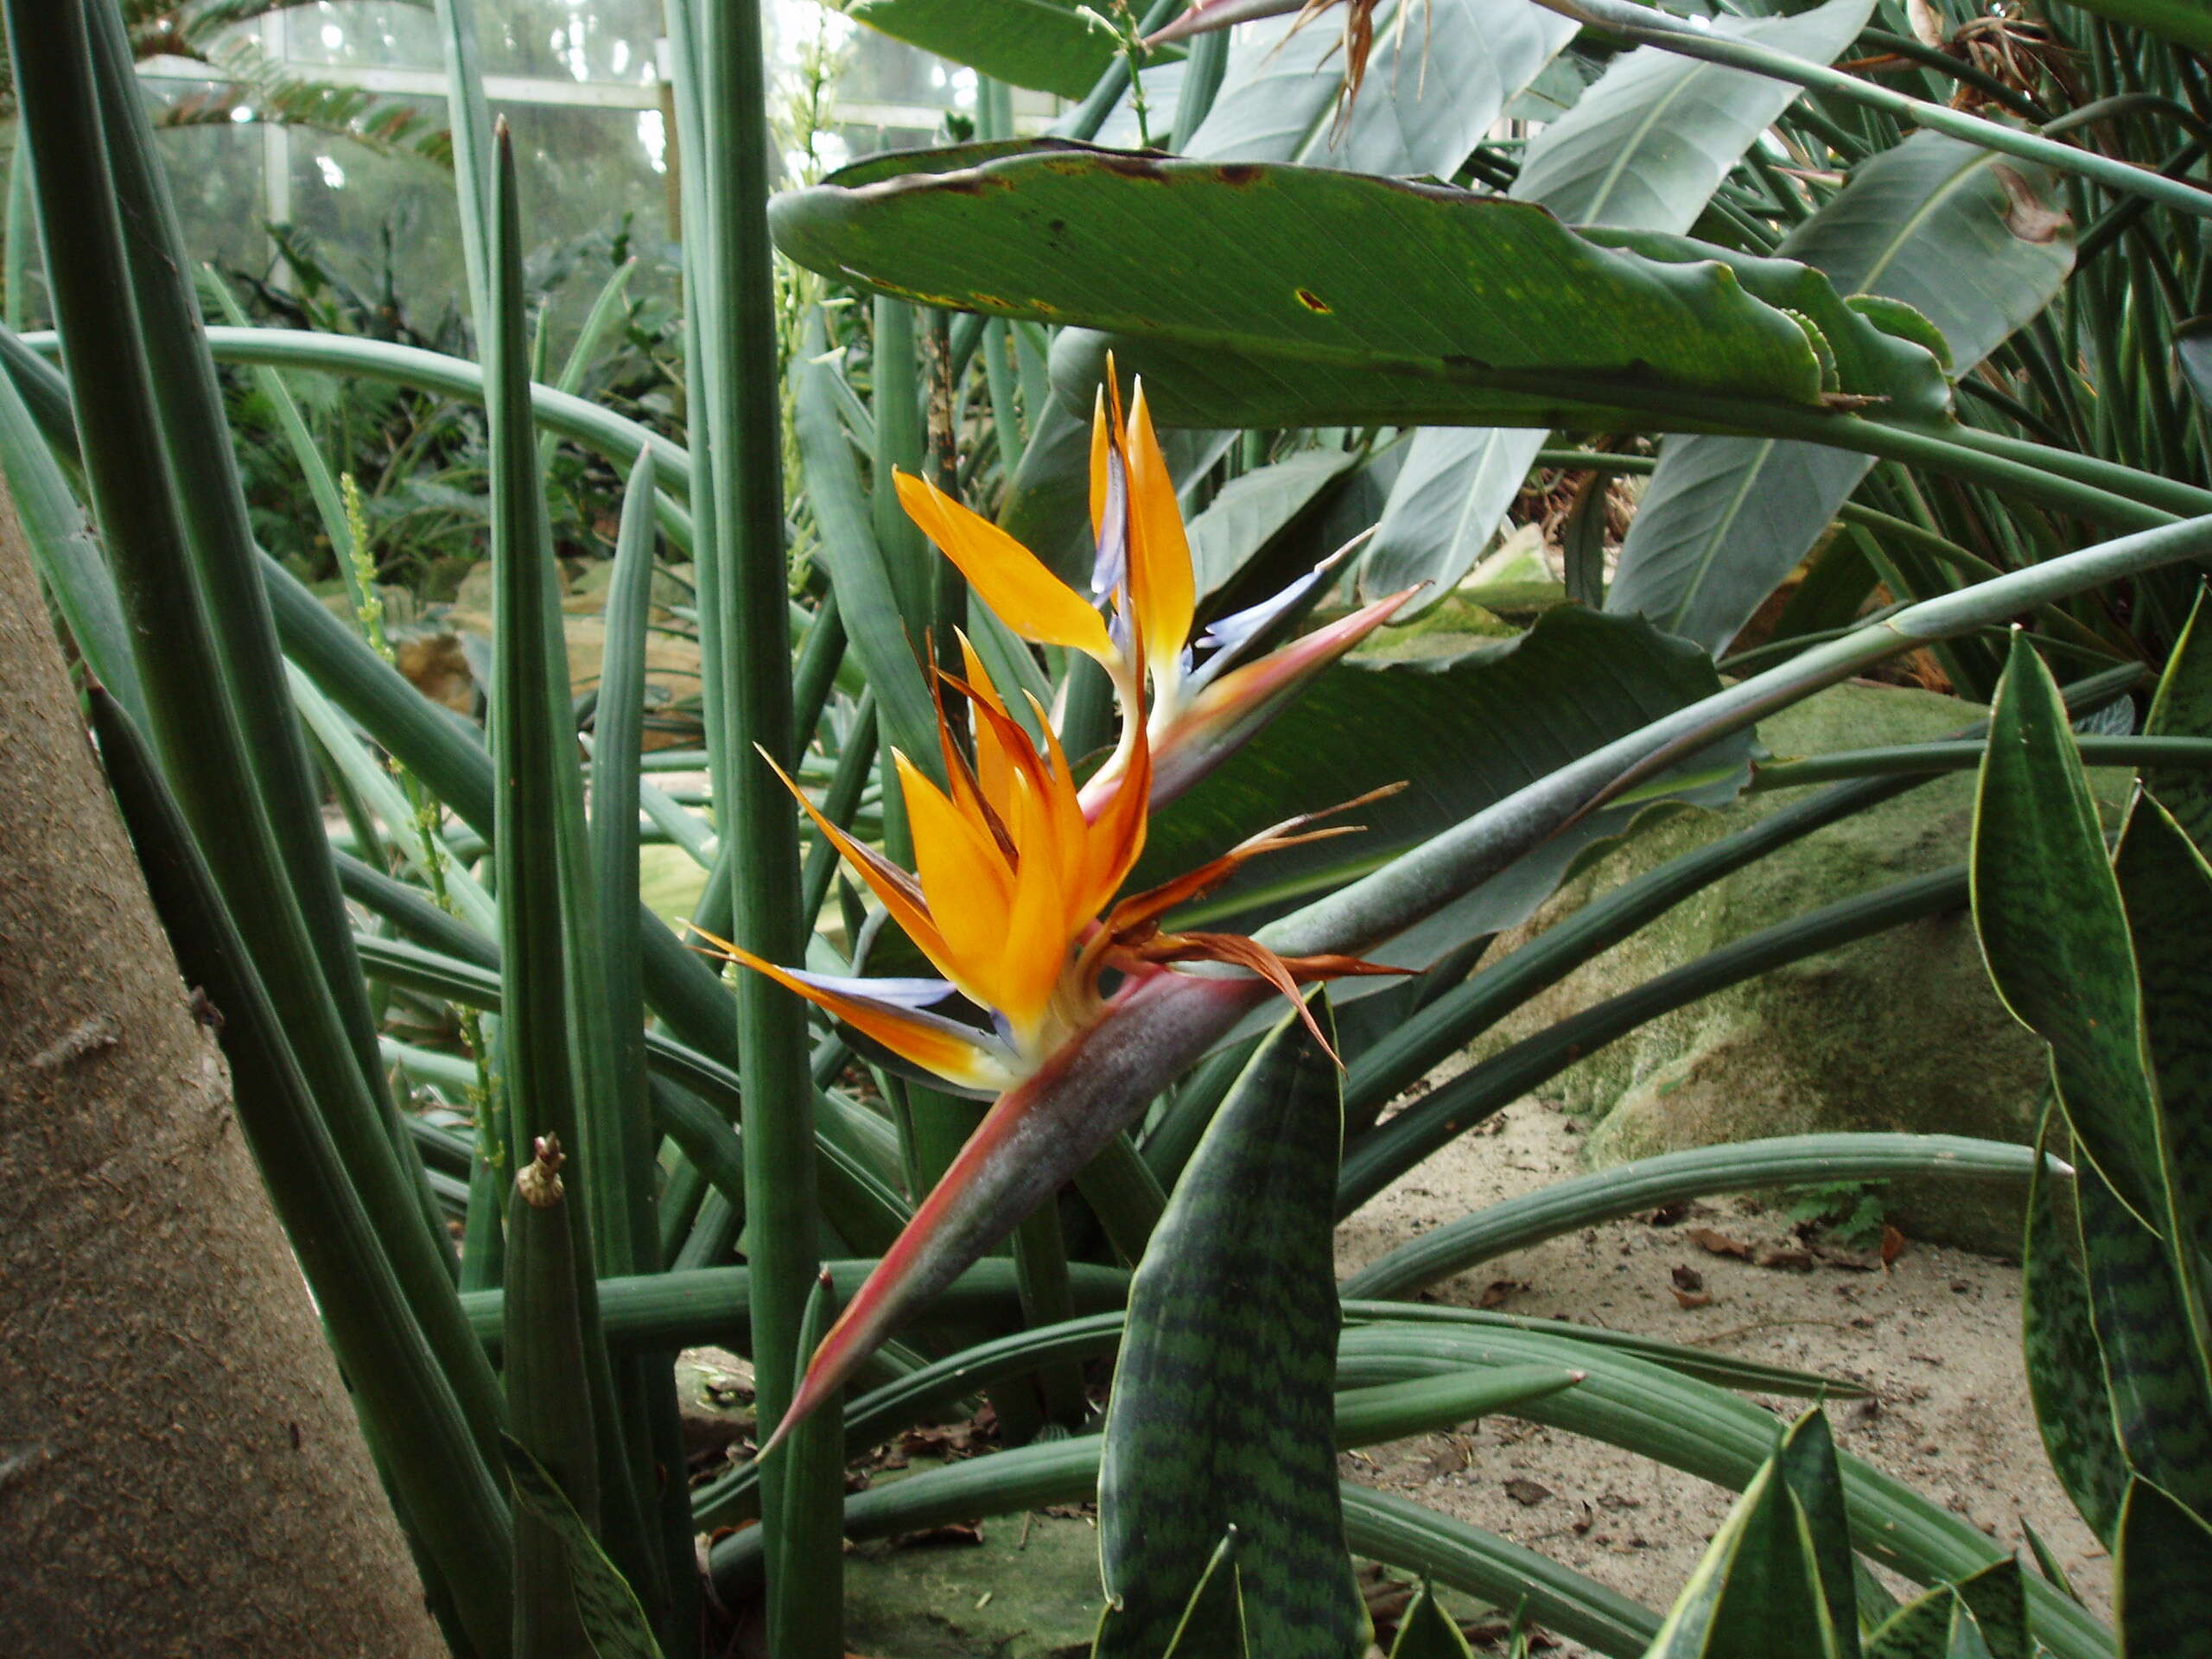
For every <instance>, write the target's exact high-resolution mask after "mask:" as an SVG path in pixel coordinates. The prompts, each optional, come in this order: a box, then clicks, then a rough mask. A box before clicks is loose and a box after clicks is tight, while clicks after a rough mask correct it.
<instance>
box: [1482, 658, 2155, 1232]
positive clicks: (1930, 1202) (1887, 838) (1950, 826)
mask: <svg viewBox="0 0 2212 1659" xmlns="http://www.w3.org/2000/svg"><path fill="white" fill-rule="evenodd" d="M1986 712H1987V711H1986V709H1982V708H1980V707H1979V706H1978V705H1975V704H1972V703H1967V702H1961V701H1959V700H1958V699H1956V698H1953V697H1946V696H1937V695H1936V694H1934V693H1932V692H1927V691H1922V690H1914V689H1911V688H1906V687H1897V686H1885V685H1875V684H1870V683H1850V684H1846V685H1840V686H1837V687H1835V688H1834V689H1833V690H1828V691H1826V692H1823V693H1821V695H1820V696H1816V697H1814V698H1811V699H1809V700H1808V701H1807V702H1802V703H1800V704H1798V705H1797V706H1796V707H1795V708H1792V709H1786V710H1784V711H1783V712H1782V713H1781V714H1779V715H1775V716H1774V717H1772V718H1771V719H1770V720H1768V721H1764V722H1763V723H1762V724H1761V726H1760V728H1759V736H1760V739H1761V741H1763V742H1764V744H1765V745H1766V747H1768V748H1769V749H1770V750H1771V751H1772V752H1773V753H1775V755H1776V756H1777V758H1780V757H1790V756H1796V755H1809V754H1819V753H1828V752H1832V751H1834V750H1840V749H1857V748H1866V747H1874V746H1876V745H1879V744H1886V743H1905V742H1914V741H1929V740H1933V739H1937V738H1942V737H1946V736H1949V735H1953V734H1955V733H1957V732H1958V731H1959V729H1960V728H1962V727H1965V726H1967V725H1968V724H1970V723H1971V722H1973V721H1975V720H1978V719H1980V718H1981V717H1982V716H1983V715H1986ZM2090 778H2091V786H2092V789H2093V791H2094V792H2095V794H2096V796H2097V798H2098V801H2099V805H2100V808H2101V810H2102V811H2103V812H2104V813H2105V815H2106V817H2107V824H2108V826H2114V825H2116V824H2117V823H2118V814H2119V810H2120V807H2121V806H2122V804H2124V801H2125V797H2126V789H2127V786H2128V777H2127V774H2126V773H2124V772H2116V771H2103V772H2092V773H2091V774H2090ZM1797 798H1801V797H1800V795H1799V792H1798V791H1777V792H1776V793H1774V794H1769V795H1755V796H1750V797H1747V798H1745V799H1744V800H1742V801H1741V802H1739V803H1738V804H1736V805H1734V806H1732V807H1730V808H1729V809H1727V810H1723V811H1717V812H1705V811H1681V812H1676V813H1674V814H1672V815H1671V816H1669V817H1664V818H1663V819H1661V820H1660V821H1658V822H1656V823H1650V824H1649V825H1648V827H1643V828H1641V829H1638V830H1637V832H1636V833H1634V834H1632V835H1630V836H1628V837H1627V838H1626V840H1625V841H1624V842H1623V843H1622V844H1621V846H1620V847H1619V848H1618V850H1616V851H1614V852H1612V853H1611V855H1609V856H1606V857H1605V858H1603V859H1601V860H1599V861H1598V862H1597V863H1595V864H1594V865H1593V866H1592V867H1591V868H1587V869H1586V870H1585V871H1583V872H1582V873H1581V874H1579V875H1577V876H1576V877H1575V878H1574V879H1573V880H1571V881H1569V882H1568V883H1567V885H1566V886H1565V887H1562V888H1561V889H1560V891H1559V893H1556V894H1554V896H1553V897H1552V899H1550V900H1549V901H1548V902H1547V903H1546V904H1545V906H1544V907H1543V908H1542V909H1541V911H1539V912H1537V914H1536V915H1535V917H1534V918H1532V919H1531V920H1530V921H1529V923H1528V924H1527V925H1525V926H1524V927H1522V928H1521V929H1519V930H1517V931H1516V932H1515V933H1514V934H1512V935H1510V936H1509V937H1508V938H1506V939H1505V940H1504V941H1502V942H1501V943H1502V944H1503V946H1505V947H1508V948H1510V947H1512V946H1515V945H1517V944H1520V943H1522V942H1523V941H1525V940H1526V939H1528V938H1533V937H1535V935H1536V934H1539V933H1541V932H1542V931H1544V930H1546V929H1547V928H1549V927H1552V926H1554V925H1557V924H1558V923H1560V921H1562V920H1564V919H1565V918H1567V917H1569V916H1571V915H1573V914H1574V913H1575V912H1578V911H1580V909H1581V908H1582V907H1583V906H1585V905H1586V904H1588V903H1589V902H1590V901H1591V900H1592V899H1593V898H1595V897H1596V896H1598V895H1599V894H1601V893H1608V892H1611V890H1612V889H1614V888H1616V887H1618V886H1620V885H1621V883H1623V882H1624V881H1626V880H1630V879H1631V878H1632V877H1634V876H1637V875H1640V874H1643V872H1645V871H1647V870H1649V869H1651V868H1655V867H1656V866H1657V865H1659V864H1662V863H1664V862H1665V861H1668V860H1669V859H1670V858H1674V857H1675V856H1677V855H1680V854H1682V853H1685V852H1688V851H1689V850H1691V849H1694V848H1696V847H1700V846H1702V845H1705V844H1706V843H1707V842H1712V841H1714V840H1717V839H1718V838H1719V837H1720V836H1723V835H1726V834H1727V833H1729V832H1730V831H1732V830H1733V829H1738V828H1739V827H1741V826H1742V825H1743V824H1745V823H1746V822H1748V821H1750V820H1751V819H1753V818H1757V817H1765V816H1767V815H1769V814H1770V813H1772V812H1775V811H1777V810H1780V809H1781V808H1782V807H1783V806H1784V805H1786V804H1789V802H1790V801H1792V800H1794V799H1797ZM1973 818H1974V773H1972V772H1960V773H1954V774H1949V775H1947V776H1944V777H1941V778H1937V779H1935V780H1933V781H1931V782H1929V783H1928V784H1925V785H1922V786H1921V787H1919V788H1917V789H1915V790H1912V791H1909V792H1907V793H1906V794H1904V795H1902V796H1900V797H1897V798H1894V799H1892V800H1890V801H1887V802H1885V803H1884V804H1881V805H1879V806H1878V807H1875V808H1873V809H1872V810H1869V811H1866V812H1863V813H1860V814H1859V815H1858V816H1857V817H1852V818H1847V819H1846V820H1844V821H1843V822H1842V823H1837V824H1834V825H1831V826H1830V827H1828V828H1827V829H1822V830H1821V831H1819V832H1818V833H1816V834H1815V835H1812V836H1806V837H1804V838H1803V839H1801V840H1799V841H1796V842H1793V843H1791V844H1790V845H1789V846H1788V847H1785V848H1783V849H1781V850H1779V851H1777V852H1775V853H1772V854H1770V855H1768V856H1767V857H1765V858H1764V859H1762V860H1760V861H1758V862H1757V863H1755V864H1753V865H1751V866H1750V867H1749V868H1745V869H1743V870H1739V871H1738V872H1736V873H1735V874H1732V875H1730V876H1728V877H1727V878H1726V879H1725V880H1721V881H1719V882H1716V883H1714V884H1713V886H1711V887H1707V888H1706V889H1704V890H1703V891H1702V892H1700V893H1697V894H1695V895H1694V896H1693V897H1691V898H1689V899H1686V900H1684V901H1683V902H1682V903H1681V904H1680V905H1677V906H1675V908H1674V909H1673V910H1671V911H1669V912H1667V913H1666V914H1665V915H1663V916H1662V917H1660V918H1658V919H1657V920H1656V921H1655V922H1653V923H1651V924H1649V925H1647V926H1646V927H1645V928H1644V929H1643V931H1640V932H1638V933H1637V935H1635V936H1634V937H1633V938H1630V939H1627V940H1625V941H1624V942H1623V943H1622V944H1618V945H1616V946H1614V947H1613V949H1611V950H1609V951H1607V952H1605V954H1604V955H1603V956H1601V957H1599V958H1598V959H1597V960H1595V961H1594V962H1592V963H1587V964H1586V965H1585V966H1584V967H1583V968H1582V969H1580V970H1579V971H1577V972H1576V973H1574V974H1573V975H1571V976H1569V977H1568V978H1567V979H1566V980H1565V981H1563V982H1560V984H1558V985H1556V986H1554V987H1553V988H1551V989H1550V990H1549V991H1548V992H1546V993H1544V994H1543V995H1541V996H1539V997H1537V998H1536V999H1535V1001H1532V1002H1531V1003H1530V1004H1529V1005H1528V1006H1527V1007H1524V1008H1522V1009H1521V1010H1520V1011H1519V1012H1518V1013H1517V1014H1515V1015H1514V1016H1513V1017H1512V1018H1511V1019H1510V1020H1507V1021H1505V1022H1504V1023H1503V1024H1502V1025H1501V1026H1500V1027H1498V1028H1497V1030H1495V1031H1493V1032H1491V1033H1489V1034H1488V1035H1487V1036H1486V1037H1485V1038H1484V1039H1483V1041H1482V1042H1481V1043H1480V1044H1479V1045H1478V1046H1477V1048H1476V1050H1475V1053H1476V1056H1477V1058H1481V1057H1483V1056H1484V1055H1487V1054H1491V1053H1494V1052H1497V1050H1499V1049H1501V1048H1503V1047H1504V1046H1506V1045H1507V1044H1508V1043H1510V1042H1511V1041H1514V1040H1515V1039H1518V1038H1521V1037H1523V1036H1526V1035H1528V1034H1529V1033H1531V1032H1534V1031H1536V1030H1539V1029H1541V1028H1542V1027H1545V1026H1548V1025H1550V1024H1551V1023H1553V1022H1554V1021H1555V1020H1560V1019H1564V1018H1566V1017H1567V1015H1569V1014H1575V1013H1578V1012H1580V1010H1582V1009H1584V1008H1587V1007H1592V1006H1594V1005H1595V1004H1597V1003H1599V1002H1602V1001H1605V999H1607V998H1608V997H1611V996H1614V995H1618V994H1619V993H1620V992H1623V991H1625V990H1628V989H1630V988H1632V987H1634V986H1637V985H1640V984H1642V983H1643V982H1645V981H1647V980H1649V979H1651V978H1653V977H1654V976H1657V975H1659V974H1662V973H1665V972H1666V971H1668V970H1669V969H1674V968H1679V967H1681V966H1682V965H1684V964H1685V963H1690V962H1694V961H1695V960H1697V959H1698V958H1699V957H1703V956H1705V955H1707V953H1709V952H1711V951H1713V950H1717V949H1719V947H1721V946H1723V945H1725V944H1730V943H1732V942H1733V941H1734V940H1737V939H1739V938H1743V937H1744V936H1745V935H1746V934H1749V933H1751V932H1754V931H1757V930H1758V929H1760V928H1763V927H1767V926H1770V925H1774V924H1775V923H1777V922H1781V921H1785V920H1787V919H1789V918H1791V917H1795V916H1801V915H1803V914H1804V913H1806V912H1808V911H1811V910H1815V909H1817V908H1818V907H1819V906H1823V905H1827V904H1832V903H1834V902H1835V901H1837V900H1839V899H1847V898H1850V897H1852V896H1853V895H1855V894H1859V893H1867V892H1870V891H1872V890H1873V889H1875V888H1877V887H1883V886H1886V885H1888V884H1890V883H1891V882H1895V881H1898V880H1904V879H1906V878H1909V877H1911V876H1916V875H1921V874H1927V873H1929V872H1930V871H1934V870H1939V869H1942V868H1947V867H1950V866H1955V865H1958V864H1961V863H1962V862H1964V861H1965V860H1966V857H1967V847H1968V839H1969V836H1970V835H1971V832H1972V827H1973ZM1497 955H1498V956H1502V955H1503V950H1500V951H1499V952H1498V953H1497ZM1492 959H1493V960H1496V959H1497V957H1495V956H1494V957H1493V958H1492ZM2045 1075H2046V1063H2045V1058H2044V1047H2043V1045H2042V1044H2041V1043H2040V1042H2039V1041H2037V1039H2035V1038H2034V1037H2032V1036H2031V1035H2030V1034H2029V1033H2027V1032H2026V1031H2025V1030H2024V1029H2023V1028H2022V1027H2020V1026H2019V1025H2018V1023H2017V1022H2015V1021H2014V1020H2013V1019H2012V1016H2011V1015H2010V1014H2006V1013H2005V1009H2004V1008H2003V1007H2001V1006H2000V1005H1999V1002H1998V1001H1997V998H1996V995H1995V994H1994V992H1993V991H1992V990H1991V988H1990V986H1989V979H1988V976H1987V974H1986V971H1985V970H1984V969H1983V966H1982V962H1981V957H1980V950H1979V948H1978V946H1977V944H1976V943H1975V939H1974V925H1973V923H1972V920H1971V919H1970V918H1968V916H1967V914H1966V912H1964V911H1963V910H1961V911H1957V912H1952V913H1950V914H1948V915H1943V916H1937V917H1931V918H1926V919H1923V920H1921V921H1917V922H1913V923H1910V924H1908V925H1904V926H1903V927H1898V928H1894V929H1891V931H1888V932H1886V933H1882V934H1878V935H1876V936H1875V937H1873V938H1867V939H1862V940H1859V941H1858V942H1856V943H1854V944H1848V945H1845V946H1843V947H1841V948H1840V949H1838V950H1830V951H1826V952H1823V953H1822V954H1821V955H1819V956H1816V957H1808V958H1806V959H1805V960H1803V961H1802V962H1798V963H1792V964H1790V965H1789V966H1788V967H1784V968H1780V969H1775V970H1773V971H1771V972H1770V973H1767V974H1764V975H1762V976H1759V977H1758V978H1757V979H1754V980H1751V981H1748V982H1745V983H1743V984H1741V985H1738V986H1734V987H1732V988H1730V989H1728V990H1726V991H1722V992H1719V993H1717V994H1716V995H1712V996H1709V997H1707V998H1705V999H1703V1000H1702V1001H1698V1002H1694V1003H1692V1004H1691V1005H1689V1006H1688V1007H1684V1008H1680V1009H1677V1010H1675V1012H1673V1013H1671V1014H1665V1015H1662V1016H1661V1017H1660V1018H1659V1019H1657V1020H1653V1021H1651V1022H1650V1023H1649V1024H1648V1025H1646V1026H1644V1027H1641V1028H1640V1029H1638V1030H1637V1031H1634V1032H1631V1033H1629V1034H1628V1035H1627V1036H1625V1037H1624V1038H1622V1039H1620V1040H1619V1041H1618V1042H1615V1043H1612V1044H1610V1045H1608V1046H1606V1047H1605V1048H1603V1049H1601V1050H1599V1052H1596V1053H1594V1054H1592V1055H1591V1056H1590V1057H1589V1058H1586V1059H1584V1060H1582V1061H1580V1062H1579V1063H1577V1064H1576V1065H1574V1066H1573V1067H1572V1068H1571V1069H1570V1070H1568V1071H1567V1072H1565V1073H1564V1074H1562V1075H1561V1076H1560V1077H1557V1078H1555V1079H1554V1081H1553V1082H1552V1083H1551V1084H1549V1085H1548V1087H1547V1089H1546V1090H1545V1092H1546V1093H1547V1094H1548V1095H1549V1096H1553V1097H1554V1098H1557V1099H1559V1100H1560V1101H1562V1102H1563V1103H1565V1104H1566V1105H1567V1108H1568V1109H1570V1110H1573V1111H1574V1112H1577V1113H1580V1114H1583V1115H1585V1116H1587V1117H1589V1118H1590V1119H1592V1121H1593V1122H1592V1134H1591V1135H1590V1137H1589V1140H1588V1141H1587V1142H1586V1149H1585V1154H1584V1155H1585V1157H1586V1160H1588V1161H1589V1162H1590V1163H1591V1164H1592V1165H1593V1166H1607V1165H1612V1164H1618V1163H1624V1162H1626V1161H1628V1160H1632V1159H1637V1158H1644V1157H1649V1156H1651V1155H1653V1154H1658V1153H1663V1152H1672V1151H1676V1150H1680V1149H1681V1148H1684V1147H1701V1146H1712V1145H1716V1144H1719V1143H1722V1142H1727V1141H1750V1140H1756V1139H1759V1138H1761V1137H1764V1136H1768V1135H1807V1134H1814V1133H1820V1132H1824V1131H1831V1130H1876V1129H1881V1130H1896V1131H1903V1132H1904V1133H1908V1134H1925V1135H1935V1134H1941V1135H1978V1136H1982V1137H1986V1138H1988V1139H1992V1140H2000V1141H2021V1142H2024V1141H2030V1140H2031V1139H2032V1138H2033V1136H2034V1132H2035V1127H2036V1121H2037V1112H2038V1109H2039V1103H2040V1096H2041V1092H2042V1090H2043V1087H2044V1079H2045ZM2023 1198H2024V1191H2014V1190H2012V1189H2010V1188H1999V1187H1994V1186H1989V1185H1980V1184H1968V1183H1964V1182H1948V1183H1947V1182H1938V1181H1929V1182H1912V1183H1899V1184H1898V1185H1897V1187H1896V1188H1895V1189H1894V1190H1893V1191H1892V1192H1891V1194H1890V1208H1891V1218H1892V1219H1893V1220H1894V1221H1895V1222H1896V1223H1897V1225H1898V1226H1899V1227H1900V1228H1902V1229H1903V1230H1904V1231H1906V1232H1907V1233H1908V1234H1910V1235H1912V1236H1916V1237H1922V1238H1926V1239H1929V1240H1930V1241H1932V1242H1936V1243H1952V1244H1957V1245H1961V1246H1962V1247H1965V1248H1968V1249H1981V1250H1986V1251H1991V1252H1993V1253H1997V1254H2005V1255H2010V1254H2013V1253H2016V1252H2017V1250H2018V1239H2019V1230H2020V1213H2021V1212H2020V1205H2021V1201H2022V1199H2023Z"/></svg>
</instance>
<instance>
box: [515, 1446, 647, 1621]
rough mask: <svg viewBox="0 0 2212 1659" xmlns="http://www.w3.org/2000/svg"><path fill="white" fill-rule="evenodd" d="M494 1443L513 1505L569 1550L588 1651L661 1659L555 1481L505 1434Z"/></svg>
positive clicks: (634, 1603)
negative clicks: (502, 1460)
mask: <svg viewBox="0 0 2212 1659" xmlns="http://www.w3.org/2000/svg"><path fill="white" fill-rule="evenodd" d="M499 1445H500V1449H501V1450H503V1451H504V1452H505V1453H506V1456H507V1473H508V1475H509V1477H510V1478H512V1480H513V1482H514V1492H515V1502H516V1503H517V1504H518V1505H519V1506H520V1507H521V1508H522V1509H523V1510H524V1511H525V1512H527V1513H528V1514H531V1515H533V1516H537V1518H538V1519H539V1520H540V1521H543V1522H545V1523H546V1525H548V1526H550V1527H551V1528H552V1529H554V1531H555V1532H556V1533H558V1534H559V1535H560V1537H561V1541H562V1542H563V1543H565V1544H566V1545H567V1546H568V1547H569V1568H570V1572H571V1575H572V1582H573V1583H574V1585H575V1595H576V1616H577V1618H579V1619H581V1620H582V1624H583V1627H584V1634H585V1636H586V1637H588V1638H589V1640H590V1642H591V1648H592V1651H593V1652H594V1654H596V1655H597V1656H598V1659H661V1654H660V1644H659V1643H657V1642H655V1641H654V1640H653V1633H652V1626H651V1625H650V1624H647V1623H646V1621H645V1609H644V1607H642V1606H640V1605H639V1602H638V1598H637V1595H636V1593H635V1592H633V1591H632V1589H631V1588H630V1584H629V1580H626V1579H625V1578H624V1577H623V1576H622V1575H621V1573H619V1572H617V1571H616V1570H615V1567H614V1563H613V1562H612V1561H610V1560H607V1554H606V1552H605V1551H603V1550H601V1548H600V1547H599V1542H598V1541H597V1540H596V1539H594V1537H593V1536H592V1535H591V1529H590V1528H589V1527H587V1526H586V1525H585V1524H584V1519H583V1516H580V1515H578V1514H577V1513H576V1506H575V1504H573V1503H569V1495H568V1494H567V1493H566V1492H564V1491H562V1490H561V1485H560V1483H559V1482H558V1481H556V1480H555V1479H554V1478H553V1477H552V1476H551V1475H550V1473H548V1472H547V1471H546V1468H545V1465H543V1464H542V1463H540V1462H538V1460H537V1459H536V1458H533V1457H531V1455H530V1453H529V1452H526V1451H524V1449H523V1447H522V1446H521V1444H520V1443H519V1442H518V1441H517V1440H514V1439H513V1438H512V1437H511V1436H509V1435H505V1434H502V1435H501V1436H500V1437H499Z"/></svg>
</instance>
